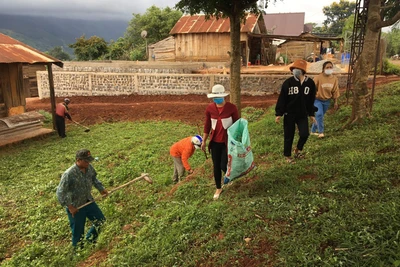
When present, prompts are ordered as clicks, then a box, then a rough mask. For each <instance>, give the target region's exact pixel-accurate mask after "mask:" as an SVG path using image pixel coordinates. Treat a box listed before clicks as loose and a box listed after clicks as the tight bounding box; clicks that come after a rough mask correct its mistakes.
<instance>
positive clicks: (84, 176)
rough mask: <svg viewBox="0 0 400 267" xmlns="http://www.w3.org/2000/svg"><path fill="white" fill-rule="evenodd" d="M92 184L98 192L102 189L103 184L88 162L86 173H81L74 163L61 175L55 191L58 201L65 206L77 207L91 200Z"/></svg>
mask: <svg viewBox="0 0 400 267" xmlns="http://www.w3.org/2000/svg"><path fill="white" fill-rule="evenodd" d="M92 186H94V187H95V188H96V189H97V190H99V192H102V191H103V190H104V187H103V184H102V183H101V182H100V181H99V180H97V173H96V171H95V170H94V168H93V166H92V165H91V164H89V167H88V168H87V170H86V173H83V172H82V171H81V170H80V169H79V167H78V166H77V165H76V164H74V165H73V166H71V167H70V168H69V169H68V170H66V171H65V172H64V174H63V175H62V176H61V181H60V184H59V185H58V187H57V192H56V194H57V198H58V202H60V204H61V205H62V206H65V207H66V206H68V205H70V204H71V205H72V206H74V207H76V208H77V207H79V206H81V205H83V204H85V203H86V202H88V201H92V200H93V196H92V194H91V191H92Z"/></svg>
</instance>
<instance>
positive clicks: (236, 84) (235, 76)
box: [229, 14, 241, 117]
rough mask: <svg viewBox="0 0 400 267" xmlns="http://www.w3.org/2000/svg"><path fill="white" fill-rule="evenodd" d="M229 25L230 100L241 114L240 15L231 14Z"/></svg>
mask: <svg viewBox="0 0 400 267" xmlns="http://www.w3.org/2000/svg"><path fill="white" fill-rule="evenodd" d="M229 19H230V26H231V34H230V35H231V50H232V55H231V65H230V70H231V71H230V87H231V88H230V89H231V95H230V101H231V102H232V103H233V104H235V105H236V107H237V108H238V111H239V117H240V114H241V102H240V16H239V15H235V14H233V15H232V16H230V17H229Z"/></svg>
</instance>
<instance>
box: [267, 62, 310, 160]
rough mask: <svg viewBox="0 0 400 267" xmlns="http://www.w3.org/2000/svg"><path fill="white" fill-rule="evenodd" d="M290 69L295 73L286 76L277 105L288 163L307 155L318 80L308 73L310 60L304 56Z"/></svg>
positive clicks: (278, 119) (277, 118)
mask: <svg viewBox="0 0 400 267" xmlns="http://www.w3.org/2000/svg"><path fill="white" fill-rule="evenodd" d="M290 70H291V71H292V73H293V76H292V77H290V78H288V79H286V80H285V81H284V82H283V84H282V87H281V92H280V94H279V97H278V101H277V103H276V107H275V116H276V117H275V122H276V123H279V122H280V119H281V117H282V116H284V118H283V135H284V148H283V154H284V156H285V158H286V161H287V162H288V163H292V164H293V163H295V159H296V158H298V159H301V158H304V154H303V148H304V145H305V144H306V142H307V139H308V136H309V135H310V134H309V130H308V129H309V128H308V127H309V126H308V117H310V118H311V120H312V122H315V118H314V112H315V107H314V100H315V93H316V92H315V91H316V88H315V83H314V81H313V80H312V79H311V78H310V77H308V76H306V75H305V74H306V70H307V62H306V61H305V60H303V59H298V60H296V61H295V62H294V63H293V64H292V66H291V67H290ZM296 125H297V128H298V130H299V140H298V142H297V145H296V148H295V149H294V158H293V157H292V145H293V140H294V135H295V130H296Z"/></svg>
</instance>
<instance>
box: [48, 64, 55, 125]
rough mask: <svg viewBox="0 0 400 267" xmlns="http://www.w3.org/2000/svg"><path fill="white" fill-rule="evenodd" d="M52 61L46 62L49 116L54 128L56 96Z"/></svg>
mask: <svg viewBox="0 0 400 267" xmlns="http://www.w3.org/2000/svg"><path fill="white" fill-rule="evenodd" d="M51 64H52V63H47V73H48V75H49V88H50V102H51V116H52V118H53V129H54V130H56V96H55V93H54V80H53V69H52V68H51Z"/></svg>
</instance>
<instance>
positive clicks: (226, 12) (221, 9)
mask: <svg viewBox="0 0 400 267" xmlns="http://www.w3.org/2000/svg"><path fill="white" fill-rule="evenodd" d="M267 2H268V1H267ZM176 8H178V9H180V10H182V11H183V12H185V13H189V14H196V13H200V12H204V14H206V15H207V16H215V17H236V18H243V17H244V15H245V12H252V13H258V12H260V10H259V6H257V0H235V1H232V0H222V1H207V0H180V1H179V2H178V3H177V4H176Z"/></svg>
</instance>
